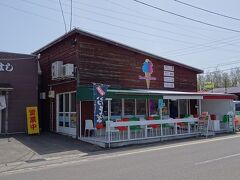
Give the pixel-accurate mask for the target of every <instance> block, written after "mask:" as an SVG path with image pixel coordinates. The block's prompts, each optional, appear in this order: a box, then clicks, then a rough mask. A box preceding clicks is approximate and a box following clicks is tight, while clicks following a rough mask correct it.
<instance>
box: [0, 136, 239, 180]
mask: <svg viewBox="0 0 240 180" xmlns="http://www.w3.org/2000/svg"><path fill="white" fill-rule="evenodd" d="M110 179H114V180H128V179H129V180H153V179H156V180H215V179H216V180H233V179H234V180H239V179H240V136H239V135H235V136H226V137H219V138H212V139H208V140H196V141H190V142H181V143H176V144H171V145H158V146H154V147H151V145H149V147H144V148H141V149H139V148H138V149H132V148H131V149H129V150H126V151H124V152H119V151H117V152H114V153H106V154H101V155H96V156H92V157H88V158H83V159H79V160H76V161H75V162H71V161H69V162H67V163H65V164H57V165H54V166H49V167H45V168H41V169H34V170H26V171H24V170H23V171H21V172H17V173H14V172H12V173H10V174H4V175H0V180H110Z"/></svg>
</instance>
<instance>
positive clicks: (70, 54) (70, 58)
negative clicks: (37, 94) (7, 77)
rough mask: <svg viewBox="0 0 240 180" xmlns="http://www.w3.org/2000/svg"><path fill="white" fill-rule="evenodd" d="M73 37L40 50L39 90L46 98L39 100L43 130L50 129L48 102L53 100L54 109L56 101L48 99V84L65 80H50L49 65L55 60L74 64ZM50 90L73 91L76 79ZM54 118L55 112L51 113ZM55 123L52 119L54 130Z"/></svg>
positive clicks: (58, 91) (75, 53) (56, 91)
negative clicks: (40, 81) (40, 71)
mask: <svg viewBox="0 0 240 180" xmlns="http://www.w3.org/2000/svg"><path fill="white" fill-rule="evenodd" d="M74 39H75V36H70V37H69V38H67V39H65V40H63V41H62V42H61V43H58V44H56V45H54V46H52V47H50V48H48V49H46V50H44V51H43V52H41V57H40V59H39V63H40V66H41V70H42V88H41V92H46V96H47V99H46V100H41V107H40V108H41V117H42V118H41V123H42V126H43V127H42V128H43V130H46V131H48V130H50V127H51V126H52V124H51V121H50V117H51V114H50V102H52V101H53V102H54V108H53V109H54V110H55V109H56V104H55V103H56V102H55V100H50V99H49V98H48V91H49V90H50V86H49V85H53V84H56V83H61V82H62V83H63V82H65V81H52V77H51V65H52V63H53V62H55V61H58V60H60V61H63V62H64V64H66V63H74V64H76V61H77V59H76V57H77V51H76V48H75V46H74V44H73V42H74ZM52 90H54V91H55V93H62V92H67V91H74V90H76V81H75V82H71V83H65V84H62V85H54V86H52ZM53 115H54V117H53V118H54V119H56V117H55V116H56V113H55V112H54V113H53ZM55 127H56V124H55V121H54V124H53V128H54V130H55Z"/></svg>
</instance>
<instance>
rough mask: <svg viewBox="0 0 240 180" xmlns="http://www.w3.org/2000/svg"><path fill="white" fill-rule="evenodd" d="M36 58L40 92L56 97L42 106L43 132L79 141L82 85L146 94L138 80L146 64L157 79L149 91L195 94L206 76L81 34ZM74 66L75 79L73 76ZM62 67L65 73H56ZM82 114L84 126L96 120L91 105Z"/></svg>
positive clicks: (66, 38) (51, 46)
mask: <svg viewBox="0 0 240 180" xmlns="http://www.w3.org/2000/svg"><path fill="white" fill-rule="evenodd" d="M33 54H35V55H38V54H40V55H41V56H40V59H39V62H40V67H41V70H42V87H41V92H43V93H46V94H47V96H48V95H49V96H50V97H51V98H49V97H47V98H46V99H45V100H44V99H43V100H40V104H41V111H42V121H43V122H42V123H43V124H44V129H45V130H49V129H50V130H51V131H58V132H62V133H66V134H72V135H76V128H79V122H78V121H77V119H80V118H79V116H80V115H79V102H77V101H76V91H77V86H79V85H89V84H91V83H93V82H94V83H103V84H108V85H110V86H111V87H112V88H119V89H146V81H145V80H142V79H140V78H139V76H144V73H143V71H142V65H143V63H144V61H145V59H149V60H150V61H151V62H152V64H153V69H154V71H153V73H152V77H154V78H155V79H156V80H152V81H151V84H150V89H155V90H166V91H184V92H196V91H197V74H199V73H202V70H200V69H196V68H193V67H191V66H188V65H185V64H182V63H179V62H175V61H172V60H169V59H166V58H163V57H160V56H156V55H153V54H150V53H147V52H144V51H142V50H138V49H135V48H132V47H129V46H126V45H123V44H120V43H118V42H114V41H112V40H109V39H106V38H103V37H100V36H97V35H94V34H91V33H88V32H85V31H82V30H79V29H74V30H72V31H71V32H69V33H67V34H65V35H63V36H61V37H59V38H58V39H56V40H55V41H53V42H51V43H49V44H48V45H46V46H44V47H43V48H41V49H39V50H37V51H36V52H34V53H33ZM56 61H57V63H56ZM53 64H55V65H53ZM72 64H73V65H74V74H75V76H74V77H73V76H72V75H71V73H72ZM63 66H64V68H65V69H64V68H63V72H61V71H62V70H56V68H57V69H58V68H60V67H63ZM68 66H69V67H70V69H69V67H68ZM68 70H70V71H71V72H68ZM52 71H54V73H53V72H52ZM55 71H56V72H55ZM76 72H77V73H76ZM56 73H57V74H58V73H59V74H60V76H59V77H58V76H56ZM64 73H65V75H62V74H64ZM69 73H70V74H69ZM59 74H58V75H59ZM76 74H78V76H77V75H76ZM68 75H69V76H68ZM53 76H54V77H53ZM81 108H82V113H81V114H82V118H81V119H82V120H84V119H86V118H91V117H92V116H93V103H92V102H90V101H85V102H82V105H81ZM63 116H64V117H65V120H63V119H62V118H63ZM66 117H67V119H68V120H67V121H66ZM69 129H70V130H69Z"/></svg>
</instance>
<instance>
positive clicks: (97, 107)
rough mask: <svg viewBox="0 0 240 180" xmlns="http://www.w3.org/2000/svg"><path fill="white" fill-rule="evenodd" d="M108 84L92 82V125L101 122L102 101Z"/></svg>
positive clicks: (102, 115)
mask: <svg viewBox="0 0 240 180" xmlns="http://www.w3.org/2000/svg"><path fill="white" fill-rule="evenodd" d="M108 87H109V86H108V85H104V84H93V96H94V100H95V102H94V126H95V127H96V126H97V125H98V124H101V123H102V122H103V117H104V114H103V102H104V99H105V95H106V93H107V89H108Z"/></svg>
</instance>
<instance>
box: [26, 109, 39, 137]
mask: <svg viewBox="0 0 240 180" xmlns="http://www.w3.org/2000/svg"><path fill="white" fill-rule="evenodd" d="M26 111H27V125H28V134H39V123H38V109H37V107H27V108H26Z"/></svg>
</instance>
